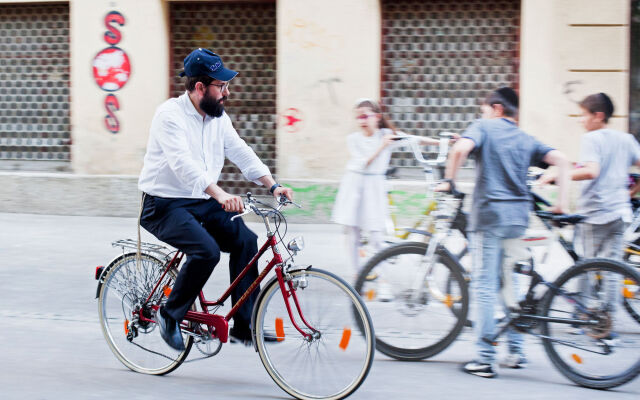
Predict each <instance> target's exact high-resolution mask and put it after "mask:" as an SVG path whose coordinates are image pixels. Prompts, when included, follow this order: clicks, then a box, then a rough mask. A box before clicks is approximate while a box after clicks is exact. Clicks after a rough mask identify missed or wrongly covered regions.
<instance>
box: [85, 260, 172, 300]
mask: <svg viewBox="0 0 640 400" xmlns="http://www.w3.org/2000/svg"><path fill="white" fill-rule="evenodd" d="M136 255H137V253H133V252H131V253H123V254H120V255H119V256H117V257H115V258H114V259H112V260H111V261H110V262H109V264H107V266H106V267H104V268H103V269H102V273H101V274H100V276H99V277H98V287H97V288H96V297H95V298H96V299H97V298H98V297H100V289H101V288H102V285H103V284H104V280H105V278H106V277H107V274H108V273H109V271H111V268H113V266H114V265H115V264H116V263H117V262H118V261H120V260H121V259H123V258H126V257H130V256H134V257H135V256H136ZM144 255H145V256H146V257H152V258H155V259H156V260H158V261H160V260H159V259H158V258H157V257H153V256H151V255H149V254H144ZM160 262H161V261H160Z"/></svg>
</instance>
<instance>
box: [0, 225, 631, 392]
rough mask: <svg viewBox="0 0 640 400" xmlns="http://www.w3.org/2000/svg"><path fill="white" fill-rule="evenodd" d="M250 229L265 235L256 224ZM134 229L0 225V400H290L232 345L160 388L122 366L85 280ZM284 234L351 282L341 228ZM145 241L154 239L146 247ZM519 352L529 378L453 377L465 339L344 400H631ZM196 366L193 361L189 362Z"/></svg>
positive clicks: (214, 287) (513, 373) (224, 279)
mask: <svg viewBox="0 0 640 400" xmlns="http://www.w3.org/2000/svg"><path fill="white" fill-rule="evenodd" d="M293 222H295V221H293ZM250 226H251V227H252V228H253V229H254V231H256V232H257V233H263V232H264V227H262V226H261V225H259V224H256V223H251V224H250ZM135 227H136V221H135V219H132V218H103V217H78V216H49V215H29V214H8V213H0V256H1V260H2V261H1V263H0V357H1V362H0V398H2V399H62V398H64V399H94V398H95V399H123V398H130V399H157V398H176V399H184V398H188V397H196V396H197V397H199V398H204V397H205V396H206V397H208V398H214V399H274V398H276V399H279V398H288V397H287V396H286V394H285V393H284V392H283V391H281V390H280V389H279V388H278V387H277V386H276V385H275V384H274V383H273V382H272V380H271V379H270V378H269V376H268V375H267V373H266V371H265V370H264V368H263V366H262V364H261V362H260V360H259V358H258V356H257V354H256V353H255V352H254V351H253V350H252V349H250V348H244V347H240V346H237V345H225V346H224V347H223V348H222V351H221V352H220V354H219V355H217V356H215V357H213V358H210V359H207V360H200V361H195V362H187V363H185V364H183V365H182V366H181V367H180V368H178V369H177V370H176V371H174V372H172V373H171V374H169V375H167V376H162V377H155V376H147V375H142V374H138V373H134V372H131V371H129V370H128V369H126V368H125V367H124V366H123V365H122V364H120V362H119V361H118V360H117V359H116V358H115V357H114V356H113V354H112V353H111V351H110V350H109V348H108V347H107V345H106V343H105V341H104V338H103V336H102V333H101V330H100V326H99V324H98V317H97V300H96V299H95V292H96V281H95V280H94V276H93V275H94V271H95V267H96V266H97V265H104V264H106V263H108V262H109V260H111V259H112V258H113V257H115V256H117V255H118V254H119V253H120V252H121V250H120V249H117V248H112V247H111V245H110V243H111V241H113V240H116V239H121V238H135V234H136V230H135ZM289 232H290V234H289V235H288V237H289V238H291V237H293V236H295V235H298V234H302V235H304V236H305V241H306V245H307V247H306V249H305V250H304V251H303V252H302V253H301V254H300V255H299V257H298V259H297V260H298V262H301V263H309V264H313V265H314V266H318V267H322V268H326V269H329V270H331V271H333V272H337V273H343V274H348V272H345V271H347V269H346V267H345V265H346V260H347V257H346V252H345V248H344V236H343V233H342V230H341V228H340V227H338V226H334V225H308V224H292V225H290V226H289ZM262 236H264V235H262ZM143 240H151V239H150V238H149V236H148V235H144V237H143ZM564 262H566V260H565V261H564ZM226 263H227V259H226V258H223V259H222V261H221V264H220V265H219V266H218V267H217V268H216V271H215V272H214V274H213V276H212V278H211V279H210V281H209V283H208V284H207V288H206V289H205V291H206V292H209V293H216V292H219V288H221V287H222V286H224V284H226V283H228V273H227V271H226ZM261 265H263V264H261ZM526 347H527V353H528V358H529V360H530V365H529V367H528V368H527V369H524V370H510V369H500V376H499V378H498V379H493V380H490V379H482V378H478V377H474V376H469V375H466V374H464V373H462V372H461V371H460V365H461V363H463V362H465V361H468V360H469V359H471V358H473V355H474V349H473V344H472V335H471V332H470V331H468V330H467V331H465V332H464V333H463V334H462V336H461V337H460V338H459V339H458V340H457V341H456V342H455V343H454V344H453V345H452V346H451V347H450V348H449V349H447V350H446V351H444V352H443V353H441V354H440V355H438V356H437V357H435V358H434V359H432V360H429V361H422V362H399V361H395V360H392V359H389V358H388V357H386V356H384V355H381V354H377V355H376V359H375V362H374V364H373V367H372V369H371V372H370V374H369V376H368V379H367V380H366V381H365V383H364V384H363V386H362V387H361V388H360V389H359V390H358V391H357V392H356V393H355V394H354V395H353V396H352V397H351V398H353V399H389V398H392V399H443V398H447V399H467V398H473V399H474V400H479V399H492V400H493V399H538V398H563V399H585V398H589V399H638V398H640V379H636V380H635V381H633V382H631V383H629V384H626V385H624V386H622V387H620V388H617V389H616V390H610V391H595V390H590V389H584V388H580V387H577V386H575V385H573V384H572V383H571V382H570V381H568V380H567V379H566V378H564V377H563V376H562V375H561V374H560V373H558V372H557V371H556V370H555V369H554V367H553V366H552V365H551V363H550V362H549V361H548V359H547V358H546V355H545V353H544V352H543V349H542V346H541V344H540V343H539V341H538V340H537V339H535V338H529V339H528V340H527V346H526ZM501 350H502V351H504V349H501ZM198 356H199V354H198V352H197V351H195V350H194V351H192V352H191V355H190V359H193V358H197V357H198Z"/></svg>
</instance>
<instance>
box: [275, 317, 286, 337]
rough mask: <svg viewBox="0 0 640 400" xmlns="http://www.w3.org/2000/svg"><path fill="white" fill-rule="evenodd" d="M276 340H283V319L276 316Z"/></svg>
mask: <svg viewBox="0 0 640 400" xmlns="http://www.w3.org/2000/svg"><path fill="white" fill-rule="evenodd" d="M276 340H277V341H278V342H282V341H283V340H284V321H283V320H282V318H276Z"/></svg>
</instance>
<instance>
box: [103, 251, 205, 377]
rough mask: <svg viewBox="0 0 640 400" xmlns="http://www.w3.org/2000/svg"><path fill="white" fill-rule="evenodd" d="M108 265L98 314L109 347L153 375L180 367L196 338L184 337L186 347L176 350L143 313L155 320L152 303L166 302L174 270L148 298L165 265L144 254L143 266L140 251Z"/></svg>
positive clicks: (127, 363)
mask: <svg viewBox="0 0 640 400" xmlns="http://www.w3.org/2000/svg"><path fill="white" fill-rule="evenodd" d="M107 268H109V270H108V272H107V275H106V276H105V278H104V283H103V284H102V287H101V289H100V295H99V301H98V314H99V317H100V325H101V327H102V333H103V334H104V337H105V339H106V340H107V344H108V345H109V348H110V349H111V351H112V352H113V354H115V356H116V357H117V358H118V360H120V361H121V362H122V363H123V364H124V365H125V366H127V367H128V368H130V369H131V370H133V371H136V372H141V373H145V374H151V375H163V374H167V373H169V372H171V371H173V370H174V369H176V368H178V366H180V364H182V362H183V361H184V360H185V359H186V358H187V355H188V354H189V350H190V349H191V345H192V344H193V338H192V337H191V336H188V335H186V336H185V337H184V344H185V350H183V351H176V350H174V349H172V348H171V347H169V346H168V345H167V344H166V343H165V341H164V340H163V339H162V337H161V336H160V332H159V329H158V327H157V324H155V323H152V322H145V321H141V320H140V319H139V318H138V315H139V312H140V310H141V309H142V313H143V315H144V316H145V317H147V318H149V319H152V320H153V319H155V311H153V309H152V306H154V305H160V304H162V303H163V302H165V301H166V295H165V294H166V293H168V291H170V288H172V287H173V283H174V282H175V278H176V275H177V270H176V269H171V270H170V271H169V272H168V273H167V275H166V276H165V277H164V278H163V280H162V282H161V284H160V286H159V287H158V289H157V290H156V292H155V293H154V296H153V298H152V299H150V301H149V302H147V303H146V304H145V300H146V299H147V297H148V296H149V294H150V293H151V291H152V290H153V288H154V287H155V285H156V283H157V282H158V280H159V279H160V277H161V276H162V273H163V272H164V269H165V264H164V263H163V262H162V261H160V260H159V259H157V258H155V257H152V256H150V255H146V254H143V255H142V260H141V265H140V268H138V266H137V264H136V254H135V253H129V254H124V255H122V256H120V257H118V258H117V259H116V260H114V261H113V262H112V263H111V264H110V265H109V266H108V267H107Z"/></svg>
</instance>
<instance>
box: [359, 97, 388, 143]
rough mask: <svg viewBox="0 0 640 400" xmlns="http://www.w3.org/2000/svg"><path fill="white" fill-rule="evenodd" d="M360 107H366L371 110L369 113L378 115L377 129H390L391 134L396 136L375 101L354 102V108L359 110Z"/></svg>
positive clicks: (362, 100)
mask: <svg viewBox="0 0 640 400" xmlns="http://www.w3.org/2000/svg"><path fill="white" fill-rule="evenodd" d="M360 107H367V108H369V109H371V111H373V112H374V113H376V114H380V121H379V122H378V129H382V128H386V129H391V132H393V134H394V135H395V134H396V128H395V127H394V126H393V124H392V123H391V121H389V120H388V119H387V117H385V116H384V114H383V113H382V109H381V108H380V105H379V104H378V102H377V101H375V100H371V99H360V100H358V101H357V102H356V108H360Z"/></svg>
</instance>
